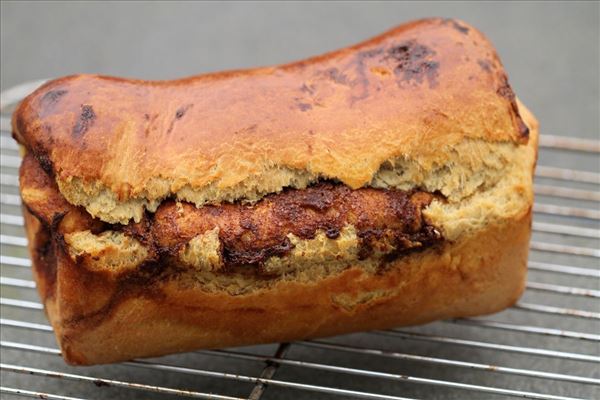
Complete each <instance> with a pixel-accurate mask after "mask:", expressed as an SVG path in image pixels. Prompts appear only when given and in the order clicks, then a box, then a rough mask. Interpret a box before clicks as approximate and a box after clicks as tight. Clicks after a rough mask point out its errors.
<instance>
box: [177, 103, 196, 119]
mask: <svg viewBox="0 0 600 400" xmlns="http://www.w3.org/2000/svg"><path fill="white" fill-rule="evenodd" d="M193 106H194V105H193V104H187V105H185V106H182V107H179V108H178V109H177V111H176V112H175V119H181V118H183V116H184V115H185V113H186V112H187V110H189V109H190V108H192V107H193Z"/></svg>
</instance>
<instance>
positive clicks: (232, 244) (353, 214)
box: [21, 155, 442, 271]
mask: <svg viewBox="0 0 600 400" xmlns="http://www.w3.org/2000/svg"><path fill="white" fill-rule="evenodd" d="M21 190H22V192H23V193H24V196H23V197H24V202H25V204H26V206H27V207H28V209H29V210H30V211H31V212H32V214H34V215H35V216H37V217H38V219H40V220H41V221H42V223H43V224H44V225H46V226H47V227H50V228H51V229H53V230H55V231H57V232H56V233H58V236H59V237H61V236H62V235H64V234H65V233H69V232H77V231H82V230H87V229H89V230H91V231H92V232H93V233H99V232H102V231H103V230H122V231H124V232H125V233H126V234H128V235H131V236H133V237H135V238H137V239H138V240H140V241H141V242H142V243H143V244H144V245H145V246H146V247H147V248H148V249H149V251H150V254H151V258H154V259H156V260H158V259H160V258H164V257H167V258H173V257H177V256H178V254H179V252H180V251H181V250H182V248H183V247H184V246H185V245H186V244H187V243H188V242H189V241H190V240H191V239H193V238H194V237H196V236H197V235H201V234H204V233H206V232H208V231H211V230H213V229H215V228H218V229H219V239H220V242H221V249H220V250H221V259H222V261H223V264H224V267H225V268H224V271H227V270H228V269H231V268H233V267H236V266H251V265H253V266H261V265H262V264H263V263H264V262H265V261H266V260H267V259H268V258H269V257H272V256H285V255H286V254H287V253H289V252H290V251H291V250H292V249H293V244H292V243H291V242H290V240H289V238H288V235H289V234H290V233H291V234H293V235H295V236H296V237H298V238H300V239H305V240H307V239H313V238H314V237H315V236H316V235H317V234H318V233H319V232H324V233H325V235H326V236H327V237H328V238H329V239H336V238H337V237H338V236H339V234H340V231H341V230H342V229H343V228H344V227H346V226H348V225H351V226H353V227H354V228H355V230H356V233H357V236H358V239H359V245H360V251H359V257H360V258H362V259H365V258H368V257H370V256H371V255H372V254H373V253H374V252H375V251H380V252H381V251H383V252H384V253H385V254H386V258H390V257H391V258H394V257H396V256H398V255H400V254H402V253H403V252H406V251H408V250H413V249H422V248H426V247H429V246H431V245H433V244H435V243H437V242H439V241H441V240H442V237H441V234H440V232H439V231H437V230H436V229H435V228H434V227H433V226H431V225H430V224H429V223H428V222H427V221H425V219H424V218H423V216H422V209H423V207H425V206H427V205H428V204H429V203H430V202H431V200H432V199H433V195H432V194H430V193H426V192H421V191H401V190H382V189H373V188H361V189H357V190H352V189H350V188H348V187H347V186H344V185H341V184H338V183H333V182H322V183H318V184H316V185H314V186H311V187H308V188H306V189H287V190H284V191H283V192H281V193H277V194H271V195H268V196H266V197H264V198H263V199H262V200H260V201H259V202H257V203H255V204H252V205H244V204H238V203H234V204H222V205H219V206H204V207H201V208H197V207H195V206H194V205H192V204H189V203H177V202H175V201H173V200H167V201H165V202H163V204H161V205H160V207H159V208H158V210H157V211H156V213H154V214H149V213H148V214H146V215H145V216H144V218H143V219H142V221H141V222H139V223H130V224H128V225H110V224H106V223H102V222H101V221H99V220H97V219H94V218H92V217H91V216H89V214H87V213H86V212H85V210H83V209H82V208H79V207H74V206H72V205H70V204H69V203H67V202H66V201H65V200H64V198H62V196H61V194H60V192H59V191H58V188H57V187H56V184H55V183H54V181H53V180H52V178H51V177H50V176H48V174H47V173H46V172H45V171H44V170H43V169H42V167H41V165H40V164H39V163H38V162H37V160H35V158H34V157H32V156H30V155H27V156H26V157H25V160H24V162H23V166H22V168H21ZM28 193H29V195H28ZM31 193H37V194H36V195H35V196H32V195H31ZM257 270H259V271H260V268H258V269H257Z"/></svg>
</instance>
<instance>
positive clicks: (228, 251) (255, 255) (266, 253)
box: [222, 237, 294, 268]
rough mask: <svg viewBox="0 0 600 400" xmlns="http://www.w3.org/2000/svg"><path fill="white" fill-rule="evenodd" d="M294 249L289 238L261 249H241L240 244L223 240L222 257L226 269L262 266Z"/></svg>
mask: <svg viewBox="0 0 600 400" xmlns="http://www.w3.org/2000/svg"><path fill="white" fill-rule="evenodd" d="M293 248H294V245H293V244H292V243H291V242H290V239H288V238H287V237H285V238H284V239H283V240H282V241H281V242H280V243H277V244H274V245H271V246H267V247H263V248H259V249H245V248H240V247H239V244H238V243H235V242H234V243H231V242H228V241H227V240H223V246H222V256H223V261H224V264H225V266H226V268H231V267H233V266H242V265H246V266H251V265H258V266H261V265H262V264H264V262H265V261H266V260H267V259H269V258H271V257H282V256H285V255H286V254H288V253H289V252H290V251H292V249H293Z"/></svg>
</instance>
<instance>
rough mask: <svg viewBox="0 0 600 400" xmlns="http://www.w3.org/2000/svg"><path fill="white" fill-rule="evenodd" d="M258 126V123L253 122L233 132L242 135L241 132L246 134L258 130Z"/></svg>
mask: <svg viewBox="0 0 600 400" xmlns="http://www.w3.org/2000/svg"><path fill="white" fill-rule="evenodd" d="M256 128H258V124H252V125H249V126H247V127H245V128H242V129H239V130H237V131H235V132H233V134H234V135H241V134H245V133H252V132H255V131H256Z"/></svg>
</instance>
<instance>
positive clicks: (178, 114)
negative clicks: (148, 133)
mask: <svg viewBox="0 0 600 400" xmlns="http://www.w3.org/2000/svg"><path fill="white" fill-rule="evenodd" d="M193 106H194V105H193V104H186V105H184V106H181V107H179V108H178V109H177V111H175V116H174V118H173V119H172V120H171V124H170V125H169V129H167V133H171V132H172V131H173V128H174V127H175V122H177V121H178V120H180V119H181V118H183V116H184V115H185V113H186V112H187V111H188V110H189V109H190V108H192V107H193Z"/></svg>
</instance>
